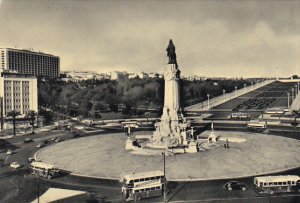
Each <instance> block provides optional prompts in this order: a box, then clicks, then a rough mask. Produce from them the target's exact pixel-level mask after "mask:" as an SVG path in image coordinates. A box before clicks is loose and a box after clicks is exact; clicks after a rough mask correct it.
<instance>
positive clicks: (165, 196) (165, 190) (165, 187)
mask: <svg viewBox="0 0 300 203" xmlns="http://www.w3.org/2000/svg"><path fill="white" fill-rule="evenodd" d="M162 154H163V155H164V203H166V202H167V178H166V151H164V152H162Z"/></svg>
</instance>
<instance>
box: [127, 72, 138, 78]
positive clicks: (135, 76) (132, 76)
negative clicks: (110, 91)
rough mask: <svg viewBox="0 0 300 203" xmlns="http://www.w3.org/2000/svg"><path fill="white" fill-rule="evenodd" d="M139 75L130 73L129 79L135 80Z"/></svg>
mask: <svg viewBox="0 0 300 203" xmlns="http://www.w3.org/2000/svg"><path fill="white" fill-rule="evenodd" d="M137 77H138V74H136V73H128V79H133V78H137Z"/></svg>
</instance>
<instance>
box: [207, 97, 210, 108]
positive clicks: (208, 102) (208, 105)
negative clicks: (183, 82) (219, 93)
mask: <svg viewBox="0 0 300 203" xmlns="http://www.w3.org/2000/svg"><path fill="white" fill-rule="evenodd" d="M209 109H210V108H209V94H207V110H209Z"/></svg>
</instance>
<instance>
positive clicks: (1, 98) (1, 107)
mask: <svg viewBox="0 0 300 203" xmlns="http://www.w3.org/2000/svg"><path fill="white" fill-rule="evenodd" d="M0 103H1V106H0V111H1V112H0V113H1V115H0V116H1V131H2V130H3V97H0Z"/></svg>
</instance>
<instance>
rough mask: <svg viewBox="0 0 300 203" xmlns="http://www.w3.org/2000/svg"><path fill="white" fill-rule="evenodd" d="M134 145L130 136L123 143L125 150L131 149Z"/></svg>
mask: <svg viewBox="0 0 300 203" xmlns="http://www.w3.org/2000/svg"><path fill="white" fill-rule="evenodd" d="M134 148H135V146H134V145H133V141H132V139H131V138H130V137H128V138H127V140H126V143H125V149H126V150H133V149H134Z"/></svg>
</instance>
